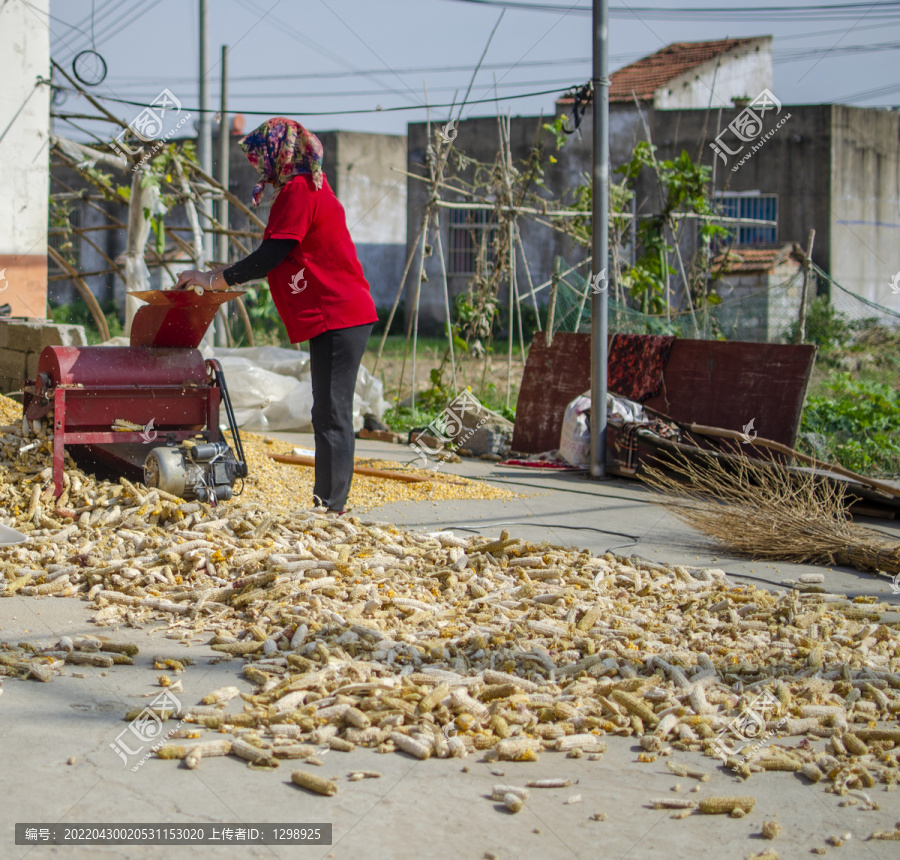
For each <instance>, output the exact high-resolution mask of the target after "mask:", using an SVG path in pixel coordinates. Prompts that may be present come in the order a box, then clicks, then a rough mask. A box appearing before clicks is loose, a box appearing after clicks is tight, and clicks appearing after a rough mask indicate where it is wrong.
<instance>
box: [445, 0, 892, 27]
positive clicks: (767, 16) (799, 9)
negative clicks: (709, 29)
mask: <svg viewBox="0 0 900 860" xmlns="http://www.w3.org/2000/svg"><path fill="white" fill-rule="evenodd" d="M450 2H453V3H470V4H474V5H476V6H489V7H491V6H494V7H500V8H503V9H517V10H519V11H527V12H553V13H555V14H560V13H570V14H578V15H590V14H591V7H590V6H583V5H578V6H563V5H562V4H561V3H524V2H520V0H450ZM877 10H883V11H877ZM609 14H610V17H615V18H648V19H655V20H663V21H671V20H683V19H685V18H700V19H702V20H706V21H709V20H716V19H718V20H722V19H725V20H731V21H733V20H741V21H765V22H768V21H772V20H778V21H810V20H818V21H840V20H852V19H854V18H858V17H860V16H862V15H864V16H865V17H867V18H869V19H870V20H871V19H873V18H880V19H891V20H898V18H900V2H897V0H885V2H882V3H874V4H873V3H835V4H830V5H822V4H817V5H815V6H718V7H714V6H710V7H697V6H682V7H668V8H661V7H658V6H611V7H610V9H609Z"/></svg>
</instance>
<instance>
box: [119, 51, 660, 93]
mask: <svg viewBox="0 0 900 860" xmlns="http://www.w3.org/2000/svg"><path fill="white" fill-rule="evenodd" d="M626 56H627V57H629V58H630V57H634V58H638V57H640V56H643V54H628V55H625V54H621V55H620V59H622V58H625V57H626ZM590 62H591V58H590V57H563V58H560V59H556V60H526V61H524V62H521V63H513V62H509V63H483V64H482V66H481V68H482V70H483V71H485V70H487V71H490V70H501V69H511V68H514V67H515V66H519V67H525V66H574V65H584V64H590ZM472 70H473V66H471V65H459V66H446V65H445V66H413V67H411V68H406V69H395V71H396V73H397V74H398V75H412V74H425V73H431V74H443V73H445V72H448V73H449V72H468V73H471V72H472ZM378 71H379V70H378V69H359V70H357V71H348V72H304V73H301V74H290V75H287V74H286V75H236V76H230V77H229V78H228V81H229V83H230V84H231V83H240V82H243V81H306V80H316V79H322V78H325V79H328V80H331V79H333V78H353V77H366V76H369V75H373V74H377V73H378ZM154 80H157V79H156V78H154ZM164 80H166V81H167V82H168V83H175V84H177V83H191V82H193V81H194V78H191V77H178V78H165V79H164ZM146 82H147V79H146V77H141V78H118V79H117V83H118V86H119V88H120V89H121V88H123V87H135V86H146Z"/></svg>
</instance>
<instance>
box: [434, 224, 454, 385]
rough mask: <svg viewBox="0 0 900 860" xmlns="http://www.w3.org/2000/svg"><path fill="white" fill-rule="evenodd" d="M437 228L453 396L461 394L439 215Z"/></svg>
mask: <svg viewBox="0 0 900 860" xmlns="http://www.w3.org/2000/svg"><path fill="white" fill-rule="evenodd" d="M436 220H437V226H436V228H435V233H436V234H437V236H436V241H437V251H438V255H439V256H440V258H441V275H442V276H443V279H444V311H445V313H446V314H447V341H448V344H449V347H450V378H451V379H452V380H453V396H454V397H455V396H456V395H457V394H458V393H459V388H458V386H457V384H456V355H455V353H454V349H453V318H452V317H451V316H450V285H449V283H448V282H447V261H446V260H445V259H444V245H443V243H442V241H441V219H440V215H439V214H438V215H437V217H436Z"/></svg>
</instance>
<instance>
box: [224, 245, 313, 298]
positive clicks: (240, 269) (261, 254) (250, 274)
mask: <svg viewBox="0 0 900 860" xmlns="http://www.w3.org/2000/svg"><path fill="white" fill-rule="evenodd" d="M296 244H297V240H296V239H263V241H262V244H261V245H260V246H259V247H258V248H257V249H256V250H255V251H254V252H253V253H252V254H250V255H249V256H247V257H244V259H243V260H238V262H236V263H235V264H234V265H233V266H230V267H229V268H227V269H226V270H225V271H224V272H222V276H223V277H224V278H225V283H226V284H228V286H229V287H233V286H235V285H236V284H245V283H247V281H254V280H258V279H259V278H264V277H265V276H266V275H268V274H269V272H271V271H272V269H274V268H275V267H276V266H277V265H278V264H279V263H281V262H283V261H284V258H285V257H287V255H288V254H289V253H290V252H291V249H292V248H293V247H294V245H296Z"/></svg>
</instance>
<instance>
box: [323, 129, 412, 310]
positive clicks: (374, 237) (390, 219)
mask: <svg viewBox="0 0 900 860" xmlns="http://www.w3.org/2000/svg"><path fill="white" fill-rule="evenodd" d="M331 135H332V136H333V138H334V143H333V146H334V147H335V154H334V156H333V162H332V166H330V172H329V173H328V174H327V175H328V181H329V182H330V183H331V185H332V187H333V188H334V191H335V194H337V196H338V199H339V200H340V201H341V203H342V204H343V206H344V210H345V211H346V213H347V226H348V227H349V229H350V235H351V237H352V238H353V242H354V244H355V245H356V251H357V254H358V255H359V261H360V262H361V263H362V267H363V271H364V272H365V274H366V279H367V280H368V281H369V285H370V286H371V288H372V296H373V298H374V299H375V304H376V305H377V306H378V307H379V308H383V307H385V306H390V305H391V304H392V303H393V301H394V297H395V296H396V294H397V288H398V287H399V286H400V277H401V275H402V274H403V264H404V263H405V262H406V177H405V176H404V175H403V174H402V173H397V170H405V169H406V137H405V136H402V135H388V134H366V133H361V132H350V131H339V132H332V133H331ZM324 145H325V142H324V141H323V146H324ZM393 168H396V170H394V169H393Z"/></svg>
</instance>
